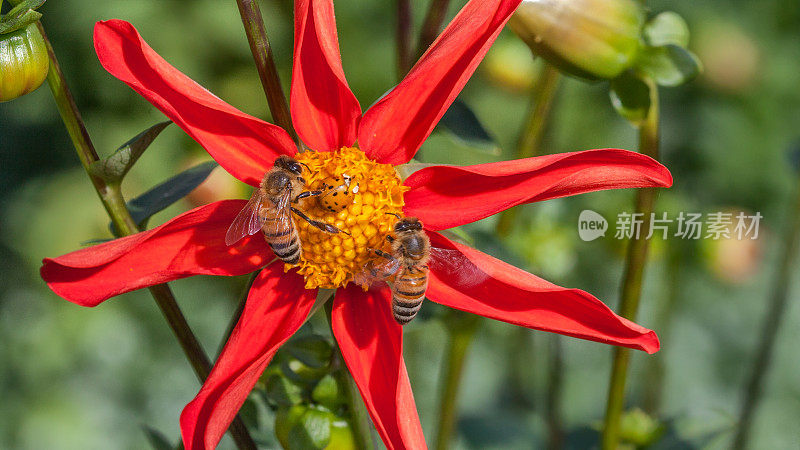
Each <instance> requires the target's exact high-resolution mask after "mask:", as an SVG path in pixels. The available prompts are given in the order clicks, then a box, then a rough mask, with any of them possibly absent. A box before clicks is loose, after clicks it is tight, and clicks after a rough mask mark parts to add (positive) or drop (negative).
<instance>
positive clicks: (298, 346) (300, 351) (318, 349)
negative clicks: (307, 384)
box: [285, 335, 333, 369]
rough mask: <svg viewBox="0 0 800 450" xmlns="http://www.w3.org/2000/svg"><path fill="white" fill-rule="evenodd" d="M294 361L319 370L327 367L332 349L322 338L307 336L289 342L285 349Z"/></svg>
mask: <svg viewBox="0 0 800 450" xmlns="http://www.w3.org/2000/svg"><path fill="white" fill-rule="evenodd" d="M285 349H286V351H287V352H288V353H289V354H290V355H291V356H292V357H294V358H295V359H297V360H299V361H300V362H302V363H303V364H305V365H307V366H308V367H311V368H314V369H320V368H323V367H328V366H329V365H330V363H331V357H332V356H333V347H331V344H329V343H328V341H327V340H326V339H325V338H323V337H322V336H317V335H309V336H302V337H298V338H295V339H293V340H291V341H290V342H289V343H288V344H287V345H286V347H285Z"/></svg>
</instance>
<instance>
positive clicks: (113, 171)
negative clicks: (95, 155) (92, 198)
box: [89, 120, 172, 183]
mask: <svg viewBox="0 0 800 450" xmlns="http://www.w3.org/2000/svg"><path fill="white" fill-rule="evenodd" d="M171 123H172V122H171V121H169V120H168V121H166V122H161V123H157V124H155V125H153V126H152V127H150V128H148V129H146V130H144V131H142V132H141V133H139V134H137V135H136V136H134V137H133V138H132V139H131V140H129V141H128V142H126V143H124V144H122V146H120V147H119V148H118V149H117V150H116V151H115V152H114V153H113V154H112V155H111V156H109V157H107V158H103V159H101V160H100V161H96V162H95V163H94V164H92V165H91V166H89V170H90V171H91V172H92V174H94V175H97V176H98V177H100V178H102V179H104V180H106V181H107V182H111V183H113V182H119V181H121V180H122V178H124V177H125V174H127V173H128V171H129V170H131V167H133V165H134V164H135V163H136V161H137V160H138V159H139V157H140V156H142V154H143V153H144V151H145V150H147V147H149V146H150V144H152V143H153V141H154V140H155V139H156V137H158V135H159V134H161V132H162V131H164V128H166V127H167V125H169V124H171Z"/></svg>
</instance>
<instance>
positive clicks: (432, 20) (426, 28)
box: [416, 0, 450, 59]
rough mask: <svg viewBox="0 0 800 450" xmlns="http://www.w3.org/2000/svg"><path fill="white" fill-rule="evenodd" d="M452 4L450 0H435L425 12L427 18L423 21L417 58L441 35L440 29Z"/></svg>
mask: <svg viewBox="0 0 800 450" xmlns="http://www.w3.org/2000/svg"><path fill="white" fill-rule="evenodd" d="M449 6H450V0H433V1H431V6H430V7H429V8H428V12H427V14H425V20H424V21H423V22H422V30H421V31H420V34H419V43H418V44H417V54H416V56H417V59H419V57H420V56H422V54H423V53H425V51H427V50H428V47H430V45H431V44H432V43H433V41H435V40H436V36H438V35H439V30H441V28H442V24H444V19H445V17H446V16H447V8H448V7H449Z"/></svg>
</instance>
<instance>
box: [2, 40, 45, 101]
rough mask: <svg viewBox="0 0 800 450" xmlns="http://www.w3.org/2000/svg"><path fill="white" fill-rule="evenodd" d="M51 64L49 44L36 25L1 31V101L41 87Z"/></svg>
mask: <svg viewBox="0 0 800 450" xmlns="http://www.w3.org/2000/svg"><path fill="white" fill-rule="evenodd" d="M49 64H50V62H49V60H48V58H47V47H46V46H45V44H44V38H42V34H41V33H40V32H39V29H38V28H36V24H30V25H28V26H27V27H25V28H22V29H19V30H16V31H12V32H10V33H7V34H0V102H6V101H9V100H13V99H15V98H17V97H20V96H23V95H25V94H27V93H28V92H31V91H33V90H34V89H36V88H38V87H39V86H40V85H41V84H42V82H44V80H45V78H47V69H48V67H49Z"/></svg>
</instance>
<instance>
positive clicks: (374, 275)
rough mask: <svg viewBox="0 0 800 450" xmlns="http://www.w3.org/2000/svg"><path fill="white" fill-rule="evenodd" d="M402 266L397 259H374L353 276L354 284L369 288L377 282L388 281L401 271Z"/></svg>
mask: <svg viewBox="0 0 800 450" xmlns="http://www.w3.org/2000/svg"><path fill="white" fill-rule="evenodd" d="M400 265H401V264H400V260H399V259H397V258H392V259H386V258H383V257H377V258H373V259H371V260H369V261H367V263H366V264H365V265H364V267H363V268H362V269H361V271H360V272H358V273H356V274H355V275H354V276H353V282H354V283H355V284H360V285H362V286H364V285H367V286H369V285H370V284H372V283H375V282H376V281H386V280H387V279H389V278H390V277H391V276H392V275H394V274H395V273H397V271H398V270H400Z"/></svg>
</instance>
